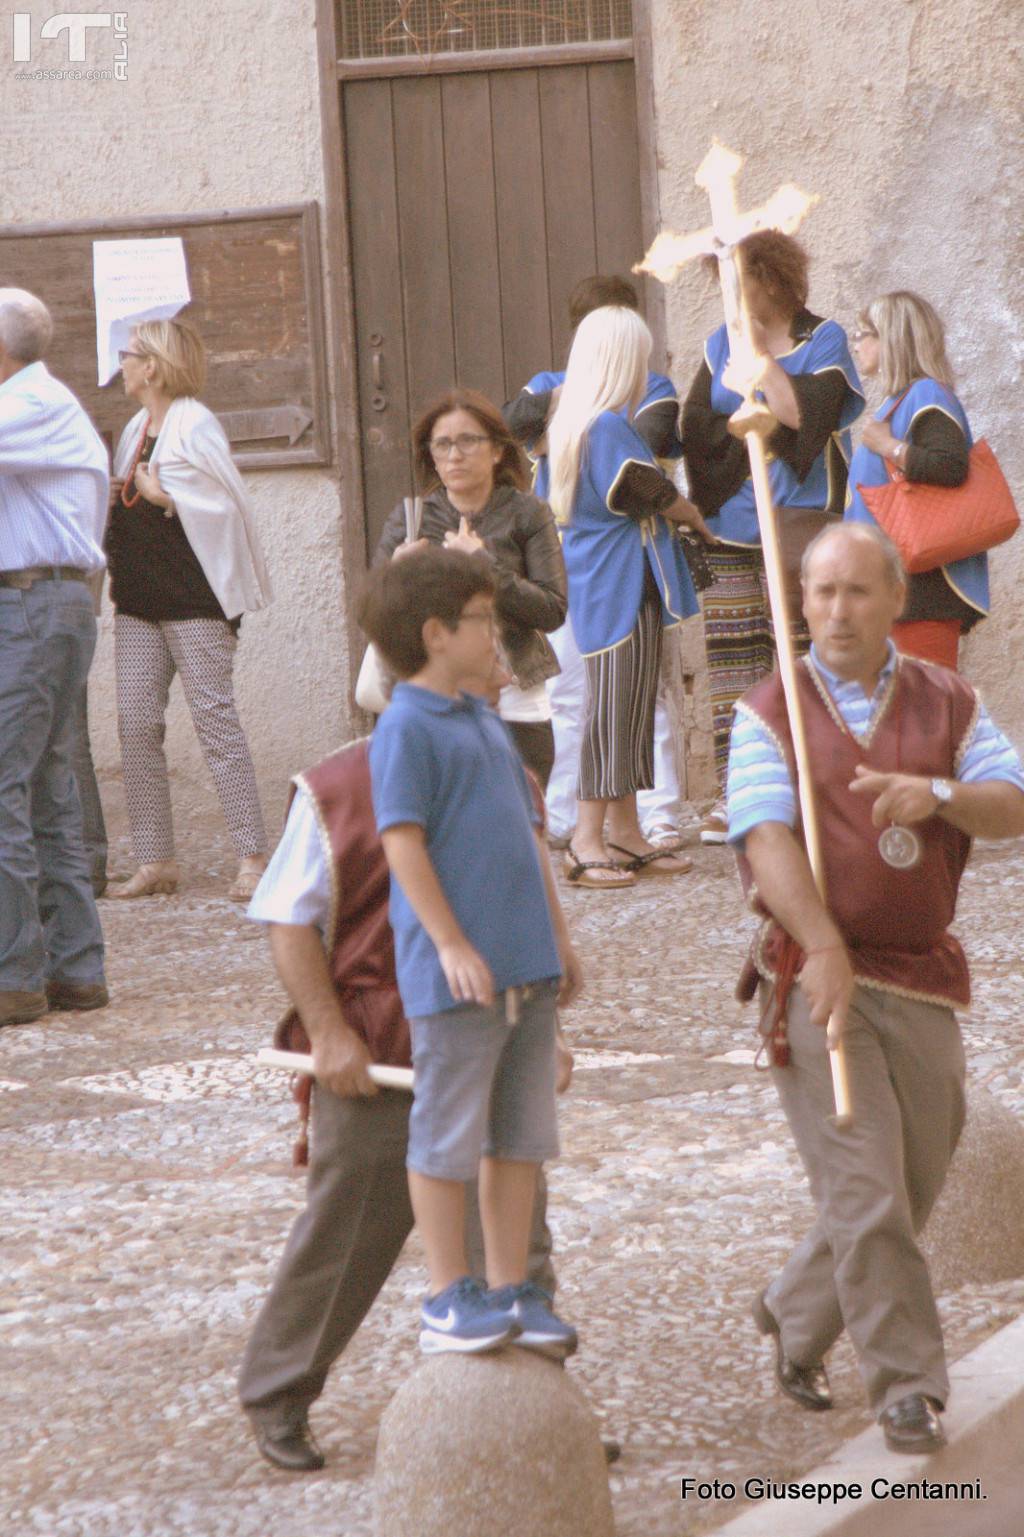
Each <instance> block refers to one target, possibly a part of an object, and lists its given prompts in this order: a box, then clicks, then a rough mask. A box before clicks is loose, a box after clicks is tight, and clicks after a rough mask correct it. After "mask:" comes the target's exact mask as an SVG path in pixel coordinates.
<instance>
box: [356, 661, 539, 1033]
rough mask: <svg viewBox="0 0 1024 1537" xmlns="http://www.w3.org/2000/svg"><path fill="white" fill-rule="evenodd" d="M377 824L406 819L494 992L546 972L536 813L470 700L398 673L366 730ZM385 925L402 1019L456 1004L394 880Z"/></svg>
mask: <svg viewBox="0 0 1024 1537" xmlns="http://www.w3.org/2000/svg"><path fill="white" fill-rule="evenodd" d="M370 774H371V778H372V783H373V805H374V811H375V813H376V817H377V828H378V830H379V831H380V832H385V831H386V830H387V829H388V828H389V827H397V826H398V825H399V824H401V823H403V822H414V823H416V825H417V826H419V827H422V828H423V829H424V832H425V834H426V845H427V853H428V854H429V855H430V861H431V864H432V865H433V866H434V870H435V872H436V874H437V878H438V880H439V881H440V883H441V889H442V890H443V892H444V894H445V896H446V897H447V899H448V902H449V903H450V905H451V909H452V911H453V913H454V914H455V917H456V919H457V920H458V923H459V925H460V927H461V928H462V931H463V933H464V934H465V936H466V938H467V939H468V940H469V942H470V944H471V945H473V946H474V947H475V948H476V949H477V950H478V951H479V952H480V954H481V955H482V956H483V958H484V960H485V961H486V962H487V964H488V965H489V966H490V968H491V971H492V973H493V975H494V985H495V988H496V990H497V991H498V992H503V991H504V990H505V988H507V987H522V986H525V985H526V984H527V983H529V982H540V981H543V980H544V979H545V978H549V977H557V976H558V975H559V974H560V972H561V969H562V968H561V964H560V962H559V958H558V948H557V946H556V944H555V936H554V930H553V929H552V925H551V917H550V913H549V910H548V900H547V893H546V891H545V889H544V881H543V877H542V875H541V869H540V859H539V853H538V848H537V840H536V838H535V837H534V834H533V826H534V822H535V820H536V813H535V811H534V808H533V802H532V800H531V798H530V791H529V787H528V785H527V782H526V774H525V772H524V770H523V766H522V763H521V762H520V760H519V755H518V753H517V752H516V750H515V748H514V747H513V745H512V741H511V738H510V737H509V735H508V732H507V731H506V729H505V727H504V725H503V724H502V722H501V721H500V720H499V719H498V717H497V715H495V713H494V711H493V710H491V709H490V708H489V707H488V706H487V705H486V704H485V703H484V702H483V700H481V699H477V698H476V697H475V696H473V695H470V694H461V695H460V696H459V697H458V698H457V699H449V698H447V697H446V696H445V695H444V694H435V693H434V692H433V691H432V690H430V689H425V688H420V687H419V686H418V685H416V684H414V683H398V684H396V686H395V689H394V692H393V694H392V696H391V703H390V705H389V706H388V708H387V709H386V710H385V712H384V714H383V715H382V716H381V718H380V720H379V721H378V722H377V727H376V730H375V731H374V733H373V736H372V738H371V740H370ZM390 913H391V927H392V928H393V929H394V933H395V959H396V965H397V969H398V988H399V992H400V993H401V995H402V1007H403V1008H404V1009H405V1013H406V1016H407V1017H408V1018H409V1019H419V1018H422V1016H423V1015H425V1014H438V1013H441V1012H443V1011H445V1010H447V1009H454V1008H458V1007H459V1005H458V1004H457V1003H456V1001H455V999H454V998H453V997H452V994H451V991H450V989H449V987H448V983H447V981H446V979H445V975H444V972H443V971H442V970H441V964H440V961H439V960H438V956H437V951H436V950H435V948H434V944H433V941H432V940H431V939H430V936H429V935H428V934H427V931H426V930H425V929H424V927H423V925H422V924H421V923H420V921H419V919H418V918H417V916H416V914H415V913H414V912H413V909H412V907H411V905H410V903H409V901H408V899H407V898H406V895H405V893H404V891H403V890H402V888H401V886H400V885H399V883H398V881H396V880H395V879H392V881H391V908H390Z"/></svg>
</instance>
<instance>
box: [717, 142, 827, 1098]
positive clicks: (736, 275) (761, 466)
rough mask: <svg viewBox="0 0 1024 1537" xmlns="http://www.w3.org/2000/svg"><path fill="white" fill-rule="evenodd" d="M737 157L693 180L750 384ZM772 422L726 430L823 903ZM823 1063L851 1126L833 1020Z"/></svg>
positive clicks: (743, 416)
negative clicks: (771, 452)
mask: <svg viewBox="0 0 1024 1537" xmlns="http://www.w3.org/2000/svg"><path fill="white" fill-rule="evenodd" d="M741 163H742V162H741V161H740V160H739V158H738V156H735V155H732V154H730V152H729V151H727V150H724V149H722V147H721V146H716V147H715V148H714V149H712V151H711V153H710V154H709V155H708V156H707V157H706V159H705V160H704V162H703V163H702V165H701V167H700V169H699V170H698V172H697V176H696V181H697V185H698V186H699V187H703V188H704V189H705V191H706V192H707V194H708V198H709V200H710V203H711V227H712V230H713V232H714V234H715V236H716V237H717V238H716V244H715V255H716V256H717V258H718V275H719V280H720V282H721V287H722V303H723V306H724V309H725V322H726V326H727V328H728V332H729V346H730V355H731V359H732V362H733V363H734V364H735V365H738V367H739V369H740V371H741V373H742V375H743V376H744V377H745V378H748V379H749V378H750V377H751V376H752V374H753V372H754V367H755V363H756V356H757V349H756V348H755V346H754V341H753V334H752V331H751V325H750V312H749V310H748V309H747V305H746V301H745V298H744V294H743V277H742V273H741V271H740V269H739V266H738V264H737V260H736V255H735V233H734V232H735V229H736V226H737V222H738V216H737V210H736V188H735V177H736V173H737V171H738V170H739V167H740V164H741ZM775 425H776V421H775V417H774V416H773V414H772V412H771V411H770V410H769V409H768V408H767V406H766V405H765V404H764V403H763V402H761V401H759V400H757V399H756V398H755V396H754V393H753V386H751V387H749V388H748V390H747V392H746V394H745V397H744V402H743V405H742V406H741V407H740V409H739V410H738V411H737V412H736V413H735V415H734V416H733V418H732V419H731V421H730V423H729V430H730V431H731V432H732V433H734V435H735V436H737V437H742V438H744V439H745V441H746V445H747V453H748V455H749V457H750V475H751V480H752V482H753V487H754V500H755V503H756V505H757V522H758V527H759V529H760V533H761V551H762V554H763V556H764V567H765V576H766V577H767V580H768V597H769V601H770V603H771V610H772V620H773V623H774V626H775V649H776V652H777V654H778V659H779V675H780V677H781V679H782V688H783V692H784V694H785V699H786V712H787V714H788V716H789V727H790V734H791V736H792V740H793V750H794V754H795V757H796V769H797V794H798V796H799V801H800V818H801V822H802V824H803V831H804V840H805V843H806V846H807V857H808V860H809V862H810V866H811V872H812V874H813V876H814V883H815V885H816V886H817V888H818V895H819V896H820V897H821V900H822V902H823V903H825V902H827V897H826V891H825V867H824V860H823V858H822V848H821V838H820V834H819V829H818V816H817V808H816V806H815V803H814V785H813V780H812V777H811V760H810V754H809V752H808V749H807V734H806V732H805V730H804V718H803V710H802V708H801V704H800V696H799V693H798V692H797V678H796V665H797V664H796V654H795V652H794V650H793V636H792V632H791V630H790V624H789V602H788V598H787V595H786V581H785V574H784V567H783V563H782V548H781V544H780V541H779V533H778V521H777V515H776V511H775V507H774V504H773V502H772V491H771V482H770V480H769V477H768V456H767V452H766V450H765V437H766V436H767V435H768V434H769V433H771V432H772V431H773V430H774V427H775ZM828 1045H829V1063H830V1066H831V1069H832V1091H833V1094H834V1096H835V1106H836V1117H835V1118H836V1122H837V1124H838V1125H840V1126H849V1125H850V1124H851V1122H852V1120H853V1110H852V1106H851V1102H850V1086H849V1078H848V1075H847V1070H846V1053H845V1051H844V1049H843V1041H842V1035H841V1034H840V1033H839V1032H838V1031H837V1029H836V1028H835V1025H834V1021H833V1020H832V1019H830V1020H829V1024H828Z"/></svg>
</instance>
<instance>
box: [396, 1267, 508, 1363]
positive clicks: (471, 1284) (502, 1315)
mask: <svg viewBox="0 0 1024 1537" xmlns="http://www.w3.org/2000/svg"><path fill="white" fill-rule="evenodd" d="M420 1317H421V1319H422V1321H423V1328H422V1329H421V1330H420V1349H421V1350H422V1351H423V1353H424V1355H428V1356H431V1355H438V1354H439V1353H440V1352H441V1351H446V1350H454V1351H460V1352H462V1353H472V1352H474V1351H481V1350H500V1348H501V1346H502V1345H507V1344H508V1342H509V1341H510V1340H512V1339H514V1338H515V1336H516V1335H517V1334H518V1333H519V1325H518V1324H517V1323H516V1321H515V1319H514V1318H513V1317H512V1315H511V1313H509V1312H508V1311H507V1310H506V1309H503V1308H499V1307H496V1306H495V1305H494V1303H492V1301H491V1299H490V1296H489V1295H488V1292H487V1288H486V1287H485V1286H484V1285H483V1284H482V1283H481V1282H480V1281H477V1280H476V1279H475V1278H474V1277H473V1276H468V1275H466V1276H463V1277H462V1278H461V1279H460V1280H458V1281H453V1282H452V1284H451V1285H450V1286H446V1287H445V1289H444V1291H441V1292H438V1294H437V1296H436V1297H428V1298H427V1300H426V1302H424V1304H423V1308H422V1311H421V1313H420Z"/></svg>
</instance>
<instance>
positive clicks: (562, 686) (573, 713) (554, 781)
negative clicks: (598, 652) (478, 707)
mask: <svg viewBox="0 0 1024 1537" xmlns="http://www.w3.org/2000/svg"><path fill="white" fill-rule="evenodd" d="M548 639H549V640H550V642H551V644H552V646H553V647H554V650H555V655H556V656H557V657H558V662H559V665H560V667H561V669H562V670H561V672H560V673H559V674H558V676H557V677H556V678H550V679H549V680H548V698H549V700H550V701H551V724H552V726H553V727H554V732H555V763H554V767H553V768H552V770H551V778H550V780H549V781H548V793H547V811H548V831H549V832H550V833H551V835H552V837H555V838H568V837H569V836H570V834H571V833H572V830H573V828H574V827H575V826H576V786H577V781H578V777H579V767H580V743H581V742H582V739H583V724H584V721H585V719H586V695H587V680H586V672H585V669H584V666H583V658H582V657H581V656H580V653H579V648H578V647H577V645H576V637H575V635H574V634H573V631H572V622H571V620H568V619H567V620H566V622H565V624H563V626H562V628H561V629H560V630H556V631H555V632H554V634H553V635H549V636H548ZM673 717H674V711H673V709H672V707H671V705H670V702H669V698H668V690H667V689H666V687H665V677H664V672H662V675H661V677H660V678H659V679H658V701H657V704H656V706H655V710H654V789H653V790H642V791H641V792H640V794H639V795H638V796H637V798H636V800H637V809H638V811H639V813H640V826H641V828H642V829H643V831H644V832H645V833H649V832H651V831H652V830H653V829H654V828H655V827H659V826H664V825H665V824H666V823H668V824H670V825H671V826H672V827H674V826H675V825H676V823H677V821H678V819H679V813H680V809H681V807H680V802H679V776H678V774H677V772H676V744H675V731H674V719H673Z"/></svg>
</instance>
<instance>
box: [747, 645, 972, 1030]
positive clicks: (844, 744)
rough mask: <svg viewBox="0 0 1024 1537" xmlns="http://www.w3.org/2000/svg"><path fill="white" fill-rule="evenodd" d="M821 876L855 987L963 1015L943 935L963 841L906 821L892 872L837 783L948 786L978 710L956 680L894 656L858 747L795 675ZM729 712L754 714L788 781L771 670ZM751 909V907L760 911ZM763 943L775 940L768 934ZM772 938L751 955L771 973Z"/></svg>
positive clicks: (955, 969)
mask: <svg viewBox="0 0 1024 1537" xmlns="http://www.w3.org/2000/svg"><path fill="white" fill-rule="evenodd" d="M797 685H798V689H799V693H800V700H801V703H802V705H803V710H804V722H805V729H806V732H807V746H808V753H809V756H810V760H811V764H812V769H813V775H814V795H815V803H816V806H817V814H818V821H819V828H820V836H821V844H822V855H823V862H824V870H825V891H826V905H827V907H828V910H829V912H830V914H831V916H832V918H833V920H834V921H835V924H836V926H837V927H838V929H839V930H840V932H841V933H842V935H843V938H844V939H845V940H846V943H847V946H848V948H849V950H850V959H851V963H852V966H853V970H854V973H855V975H856V976H857V978H858V980H859V981H862V982H864V983H866V984H867V985H868V986H872V985H873V986H875V987H881V988H884V989H886V990H888V991H892V992H896V993H905V994H909V995H912V996H914V997H921V998H926V999H932V1000H935V1001H938V1002H943V1003H949V1004H953V1005H956V1006H958V1007H961V1008H966V1006H967V1004H968V1003H969V1002H970V979H969V976H968V972H967V960H966V958H965V956H964V952H963V950H962V948H961V946H960V943H959V941H958V940H956V939H954V937H953V936H952V935H951V934H950V933H948V928H949V925H950V923H951V922H952V921H953V916H954V913H955V911H956V899H957V891H958V889H959V885H960V877H961V876H962V874H963V871H964V866H965V865H966V863H967V857H968V855H969V853H970V848H971V840H970V839H969V838H968V837H967V835H966V833H962V832H960V831H959V830H958V829H957V828H955V827H953V826H952V825H951V824H950V823H949V822H947V821H945V820H944V819H943V818H942V817H939V816H932V817H929V818H927V820H926V821H924V822H919V823H916V824H915V827H914V831H915V833H916V834H917V836H918V837H919V838H920V840H921V843H922V856H921V860H920V862H919V863H918V864H917V865H915V866H914V868H913V869H910V870H894V869H893V868H892V867H891V866H890V865H887V864H886V862H885V861H884V860H883V858H882V856H881V854H880V853H879V849H878V838H879V832H880V829H879V828H877V827H875V825H874V823H873V822H872V820H871V811H872V804H873V803H872V801H871V798H870V797H869V796H863V795H854V794H853V793H852V791H851V790H850V788H849V786H850V784H851V782H852V780H853V777H854V769H855V768H856V767H857V765H858V764H859V763H863V764H866V765H867V766H868V767H869V768H873V769H877V770H878V771H879V772H881V773H904V774H924V775H927V776H928V777H929V778H931V777H933V776H937V777H939V778H943V779H952V778H954V777H955V775H956V771H957V768H958V767H959V760H960V755H961V753H962V752H963V750H964V749H965V748H966V746H967V743H968V742H969V740H970V736H971V732H972V730H973V727H974V723H975V721H976V719H977V712H978V701H977V697H976V695H975V693H974V691H973V689H971V687H970V686H969V685H968V684H967V683H965V682H964V681H963V679H962V678H961V677H959V676H958V674H956V673H954V672H949V671H947V670H946V669H945V668H941V667H932V666H929V665H928V664H927V663H922V662H917V661H914V660H912V659H911V658H909V657H900V658H899V659H898V662H897V666H896V669H895V671H894V673H893V675H892V679H891V681H890V684H889V691H888V694H887V695H886V697H885V699H884V700H883V701H882V703H881V704H880V705H879V707H878V709H877V711H876V712H875V715H874V717H873V719H872V723H871V727H870V730H869V735H868V739H867V740H866V741H865V742H864V743H861V742H858V741H857V740H856V738H855V737H853V736H852V735H851V734H850V732H849V730H848V729H847V727H846V725H845V724H844V722H843V719H842V717H841V715H840V714H839V711H838V709H837V707H836V705H835V704H834V702H833V701H832V698H831V696H830V695H829V692H828V689H827V688H826V686H825V683H824V681H823V680H822V679H821V678H820V677H819V675H818V673H817V672H816V671H815V669H814V667H813V664H812V663H811V661H810V658H809V657H806V658H804V659H803V663H802V665H800V666H799V667H798V668H797ZM739 708H740V709H741V710H745V711H747V712H749V713H750V714H752V715H754V716H756V717H757V718H758V719H759V720H760V721H761V722H762V723H763V725H765V726H766V727H767V728H768V730H769V731H770V732H771V734H772V735H773V736H774V738H775V739H776V742H777V744H778V746H779V748H780V749H781V750H782V752H783V754H784V756H785V759H786V763H787V766H788V768H789V772H790V776H791V778H792V780H793V783H794V784H795V783H796V767H795V759H794V752H793V744H792V739H791V737H790V733H789V722H788V717H787V715H786V704H785V698H784V696H783V691H782V682H781V679H780V678H779V676H778V674H776V673H773V674H772V676H771V677H769V678H766V679H765V680H764V681H763V682H762V683H759V684H757V686H756V687H755V688H753V689H751V690H750V692H749V693H747V694H746V695H745V696H744V698H743V700H742V701H741V703H740V706H739ZM739 863H740V874H741V878H742V880H743V885H744V889H745V890H746V891H747V893H748V895H750V896H752V897H753V898H754V900H755V903H756V901H757V899H756V892H755V891H754V883H753V877H752V872H751V870H750V865H749V863H748V862H747V860H746V858H745V857H744V856H743V855H742V854H741V855H740V856H739ZM760 910H761V911H762V912H763V911H764V909H763V907H760ZM772 928H774V929H775V931H776V932H775V936H774V938H775V939H777V938H778V933H779V931H778V926H777V925H774V924H773V925H772ZM776 949H777V946H776V945H775V944H774V943H773V935H772V933H771V932H770V931H769V932H767V933H766V934H765V935H764V936H763V937H762V942H761V944H760V947H759V953H758V956H757V958H756V964H757V969H758V970H759V971H760V972H761V974H762V975H765V976H772V975H773V971H774V967H773V951H775V950H776Z"/></svg>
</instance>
